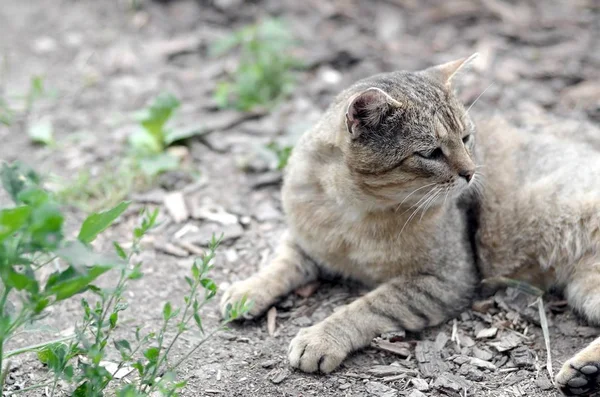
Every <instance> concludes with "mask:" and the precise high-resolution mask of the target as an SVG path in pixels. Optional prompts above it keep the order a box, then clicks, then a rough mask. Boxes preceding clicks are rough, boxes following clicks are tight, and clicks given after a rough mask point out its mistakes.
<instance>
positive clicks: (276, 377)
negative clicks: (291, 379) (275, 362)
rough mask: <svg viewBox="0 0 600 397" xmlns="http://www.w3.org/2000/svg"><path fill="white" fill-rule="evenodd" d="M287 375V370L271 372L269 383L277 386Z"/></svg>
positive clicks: (288, 373)
mask: <svg viewBox="0 0 600 397" xmlns="http://www.w3.org/2000/svg"><path fill="white" fill-rule="evenodd" d="M289 375H290V371H289V370H288V369H287V368H284V369H276V370H273V371H272V373H271V376H270V378H269V379H270V380H271V382H273V383H275V384H276V385H278V384H280V383H281V382H283V381H284V380H286V379H287V377H288V376H289Z"/></svg>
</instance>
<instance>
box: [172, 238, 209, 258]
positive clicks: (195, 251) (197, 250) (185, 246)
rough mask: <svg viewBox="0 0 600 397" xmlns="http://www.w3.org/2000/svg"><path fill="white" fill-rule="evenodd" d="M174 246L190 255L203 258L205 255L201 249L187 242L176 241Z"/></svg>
mask: <svg viewBox="0 0 600 397" xmlns="http://www.w3.org/2000/svg"><path fill="white" fill-rule="evenodd" d="M175 244H176V245H178V246H180V247H181V248H183V249H184V250H186V251H187V252H189V253H190V254H192V255H197V256H203V255H204V254H205V252H204V250H203V249H202V248H200V247H198V246H197V245H196V244H193V243H190V242H189V241H184V240H180V241H176V242H175Z"/></svg>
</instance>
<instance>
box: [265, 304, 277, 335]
mask: <svg viewBox="0 0 600 397" xmlns="http://www.w3.org/2000/svg"><path fill="white" fill-rule="evenodd" d="M276 321H277V308H276V307H275V306H273V307H272V308H270V309H269V311H268V312H267V331H269V336H273V335H274V334H275V328H276V327H277V323H276Z"/></svg>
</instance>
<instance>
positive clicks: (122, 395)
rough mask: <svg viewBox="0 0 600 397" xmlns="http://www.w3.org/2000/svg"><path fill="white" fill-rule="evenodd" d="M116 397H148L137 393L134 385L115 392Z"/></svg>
mask: <svg viewBox="0 0 600 397" xmlns="http://www.w3.org/2000/svg"><path fill="white" fill-rule="evenodd" d="M117 397H148V395H147V394H146V393H142V392H139V391H137V389H136V387H135V386H134V385H132V384H129V385H126V386H124V387H123V388H122V389H119V390H118V391H117Z"/></svg>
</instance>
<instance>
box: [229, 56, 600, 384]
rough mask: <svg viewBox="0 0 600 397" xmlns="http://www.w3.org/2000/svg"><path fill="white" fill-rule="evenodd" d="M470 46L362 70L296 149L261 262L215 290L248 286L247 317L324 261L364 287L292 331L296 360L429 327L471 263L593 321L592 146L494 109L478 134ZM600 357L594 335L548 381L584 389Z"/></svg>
mask: <svg viewBox="0 0 600 397" xmlns="http://www.w3.org/2000/svg"><path fill="white" fill-rule="evenodd" d="M472 58H473V57H471V58H469V59H461V60H458V61H454V62H450V63H446V64H443V65H440V66H436V67H432V68H429V69H426V70H423V71H419V72H405V71H400V72H394V73H387V74H379V75H376V76H373V77H370V78H367V79H364V80H361V81H359V82H357V83H356V84H354V85H353V86H352V87H350V88H348V89H347V90H345V91H344V92H342V93H341V94H340V95H339V96H338V97H337V98H336V99H335V100H334V102H333V104H332V105H331V106H330V107H329V109H328V110H327V111H326V113H325V114H324V116H323V117H322V118H321V120H320V121H319V122H318V123H317V124H316V125H315V126H314V127H313V128H312V129H311V130H309V131H308V132H306V133H305V134H304V135H303V137H302V138H301V140H300V142H299V143H298V145H297V146H296V148H295V149H294V152H293V154H292V156H291V158H290V161H289V164H288V166H287V169H286V175H285V182H284V186H283V206H284V209H285V212H286V215H287V221H288V226H289V230H288V232H287V233H286V235H285V236H284V237H283V239H282V242H281V245H280V247H279V250H278V253H277V255H276V257H275V258H274V260H273V261H272V262H271V263H270V265H269V266H267V267H265V268H263V269H261V270H260V271H259V272H258V273H257V274H255V275H253V276H252V277H250V278H249V279H247V280H244V281H240V282H237V283H235V284H233V285H232V286H231V288H229V290H228V291H227V292H226V293H225V295H224V296H223V299H222V302H221V308H222V311H223V313H226V311H227V310H228V307H229V306H230V304H231V303H233V302H235V301H238V300H240V299H241V298H242V297H244V296H246V297H248V298H249V299H251V300H252V301H254V306H253V309H252V311H251V312H250V315H251V316H257V315H259V314H261V313H262V312H264V311H265V310H266V309H268V308H269V307H270V306H271V305H272V304H273V303H274V302H276V300H277V299H279V298H281V297H282V296H284V295H286V294H288V293H290V292H291V291H292V290H294V289H295V288H297V287H299V286H301V285H303V284H305V283H307V282H310V281H312V280H315V279H317V278H318V277H319V275H320V274H323V273H328V274H331V273H333V274H336V275H340V276H343V277H348V278H352V279H356V280H359V281H361V282H363V283H366V284H368V285H370V286H372V287H373V290H372V291H371V292H370V293H368V294H367V295H365V296H363V297H361V298H359V299H357V300H356V301H354V302H353V303H351V304H350V305H347V306H345V307H343V308H341V309H340V310H338V311H336V312H335V313H333V314H332V315H331V316H330V317H328V318H327V319H325V320H324V321H322V322H320V323H318V324H316V325H313V326H312V327H309V328H305V329H302V330H301V331H300V332H299V333H298V335H297V336H296V337H295V338H294V339H293V340H292V342H291V344H290V348H289V360H290V363H291V365H292V366H293V367H296V368H299V369H301V370H303V371H306V372H315V371H321V372H324V373H329V372H331V371H333V370H334V369H335V368H337V367H338V366H339V365H340V363H341V362H342V361H343V360H344V358H345V357H346V356H347V355H348V354H349V353H350V352H352V351H355V350H357V349H360V348H361V347H364V346H367V345H368V344H369V343H370V341H371V340H372V339H373V338H374V337H375V336H377V335H379V334H382V333H385V332H389V331H392V330H397V329H400V328H402V329H406V330H409V331H420V330H422V329H424V328H425V327H430V326H434V325H437V324H440V323H442V322H444V321H446V320H447V319H449V318H452V317H453V316H455V315H456V314H457V313H460V312H461V311H462V310H464V309H465V307H467V306H468V305H469V303H470V302H471V301H472V298H473V296H474V294H475V292H476V290H477V288H478V285H479V281H480V277H481V276H484V277H491V276H507V277H511V278H519V279H522V280H525V281H528V282H531V283H534V284H536V285H538V286H541V287H544V288H546V287H549V286H559V287H562V288H563V289H564V290H565V294H566V297H567V299H568V300H569V303H570V304H571V305H572V306H573V307H574V308H575V309H577V310H578V311H580V312H581V313H582V314H583V315H584V316H585V317H586V318H587V319H588V320H590V321H591V322H600V271H599V266H600V156H598V153H597V152H594V151H592V150H591V149H588V148H586V147H585V146H583V145H578V144H576V143H567V142H563V141H559V140H558V139H556V138H553V137H551V136H537V135H536V136H533V135H529V134H526V133H522V132H519V131H515V130H513V129H512V128H511V127H510V126H508V125H506V124H503V123H501V122H500V121H498V120H490V121H488V122H486V123H483V124H480V125H479V133H478V134H477V141H478V143H477V144H476V143H475V141H476V138H475V135H476V130H475V125H474V123H473V121H472V120H471V118H470V117H469V115H468V114H467V112H466V111H465V108H464V107H463V105H462V104H461V103H460V102H459V101H458V99H457V98H456V97H455V95H454V94H453V90H452V81H453V78H455V76H456V75H457V72H458V71H459V70H460V69H461V68H463V67H464V66H465V65H466V64H468V63H469V61H470V60H471V59H472ZM480 167H485V168H483V170H485V171H484V174H485V184H484V185H483V186H484V188H483V191H482V192H480V193H481V194H475V193H476V192H477V189H476V188H477V187H478V186H479V187H481V183H478V181H479V182H481V180H482V173H481V172H480V170H481V169H482V168H480ZM599 369H600V341H599V342H598V343H595V344H592V345H591V346H589V347H588V348H586V349H584V350H583V351H582V352H581V353H579V354H578V355H576V356H575V357H573V358H572V359H571V360H570V361H569V362H568V363H566V364H565V366H564V367H563V369H562V371H561V372H560V373H559V374H558V376H557V379H556V380H557V382H558V385H559V387H560V388H561V390H562V391H563V392H565V393H567V394H574V395H585V394H589V393H591V392H592V391H594V390H595V388H596V385H597V383H596V381H595V378H596V376H597V375H598V374H599Z"/></svg>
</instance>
